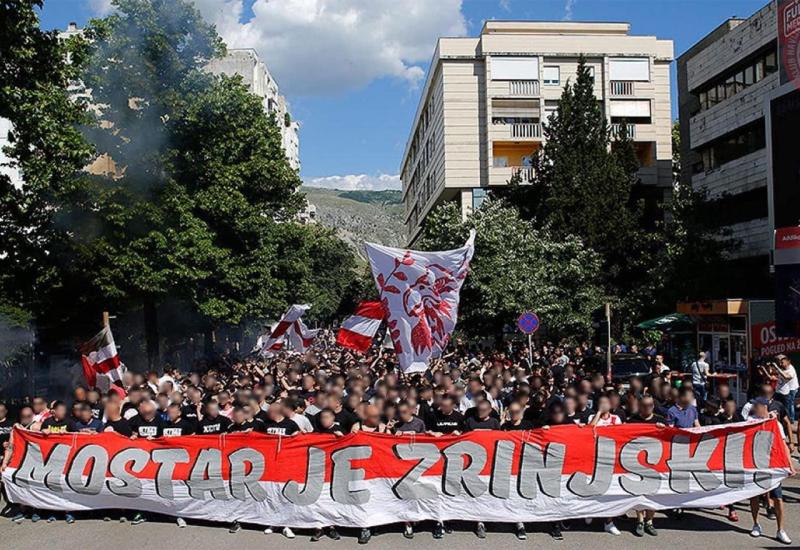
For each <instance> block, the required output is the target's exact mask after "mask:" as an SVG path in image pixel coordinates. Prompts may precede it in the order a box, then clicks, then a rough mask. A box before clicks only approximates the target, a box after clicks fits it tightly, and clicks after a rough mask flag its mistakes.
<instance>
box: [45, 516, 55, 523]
mask: <svg viewBox="0 0 800 550" xmlns="http://www.w3.org/2000/svg"><path fill="white" fill-rule="evenodd" d="M55 521H56V517H55V516H54V515H52V514H51V515H49V516H47V523H55Z"/></svg>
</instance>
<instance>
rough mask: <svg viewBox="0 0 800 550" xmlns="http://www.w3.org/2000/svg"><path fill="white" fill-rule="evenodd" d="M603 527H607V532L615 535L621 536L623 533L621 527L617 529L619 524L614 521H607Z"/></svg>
mask: <svg viewBox="0 0 800 550" xmlns="http://www.w3.org/2000/svg"><path fill="white" fill-rule="evenodd" d="M603 529H605V531H606V533H609V534H611V535H614V536H615V537H618V536H620V535H621V534H622V533H620V532H619V529H617V526H616V525H614V522H613V521H612V522H609V523H606V525H605V527H603Z"/></svg>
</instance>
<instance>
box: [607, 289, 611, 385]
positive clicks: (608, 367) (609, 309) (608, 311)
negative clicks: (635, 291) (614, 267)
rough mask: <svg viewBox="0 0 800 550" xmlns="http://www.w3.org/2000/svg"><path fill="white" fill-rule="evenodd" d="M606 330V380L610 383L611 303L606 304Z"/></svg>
mask: <svg viewBox="0 0 800 550" xmlns="http://www.w3.org/2000/svg"><path fill="white" fill-rule="evenodd" d="M606 329H607V330H608V335H607V336H608V340H607V341H606V369H607V375H606V376H607V378H608V381H609V382H611V303H610V302H606Z"/></svg>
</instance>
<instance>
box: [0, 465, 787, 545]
mask: <svg viewBox="0 0 800 550" xmlns="http://www.w3.org/2000/svg"><path fill="white" fill-rule="evenodd" d="M783 494H784V498H785V499H786V509H787V513H788V520H787V522H786V525H787V530H788V532H789V535H790V536H792V537H793V538H794V542H793V544H792V545H783V544H781V543H779V542H777V541H776V540H775V539H774V536H775V522H774V521H769V520H767V519H766V517H762V518H761V525H762V527H763V528H764V531H765V534H766V536H763V537H761V538H759V539H754V538H751V537H750V536H749V534H748V533H749V530H750V527H751V523H750V513H749V510H748V509H747V507H746V506H745V505H739V506H737V508H738V511H739V517H740V520H739V522H738V523H730V522H729V521H728V519H727V517H726V513H725V511H724V510H702V511H694V510H691V511H687V512H686V513H685V514H684V516H683V518H682V519H680V520H677V519H673V518H669V517H666V516H664V515H662V514H657V515H656V521H655V524H656V527H657V528H658V533H659V534H658V537H649V536H645V538H641V539H639V538H636V537H635V536H634V535H633V534H632V533H631V532H630V530H631V529H632V528H633V520H632V519H630V518H629V519H620V520H618V521H617V526H618V527H619V528H620V530H622V531H623V533H622V535H621V536H620V537H614V536H612V535H608V534H606V533H604V532H603V531H602V522H598V521H595V522H594V523H593V524H592V525H589V526H587V525H586V524H585V523H584V522H583V521H582V520H581V521H575V522H572V523H573V527H572V528H571V529H570V530H569V531H565V532H564V540H562V541H554V540H553V539H551V538H550V536H549V535H548V534H547V533H546V531H545V530H544V526H538V525H529V526H528V540H526V541H518V540H517V539H516V537H515V536H514V534H513V533H512V531H511V530H510V526H503V525H497V524H495V525H492V524H489V525H487V528H488V531H489V533H488V535H487V537H486V539H485V540H481V539H478V538H477V537H476V536H475V535H474V534H473V533H472V531H471V530H470V529H471V526H469V525H456V526H455V531H454V532H453V534H450V535H446V536H445V538H444V539H443V540H434V539H433V538H432V537H431V533H430V525H424V524H423V525H421V526H420V527H419V530H420V532H418V533H417V534H416V536H415V537H414V539H413V540H406V539H405V538H403V536H402V534H401V532H400V529H399V528H392V527H387V528H383V529H379V530H378V533H377V534H376V535H375V536H374V537H373V538H372V540H371V541H370V543H369V544H368V545H367V546H365V547H363V546H359V545H358V544H357V542H356V536H357V534H358V533H357V532H356V530H343V531H342V535H343V536H342V538H341V540H339V541H332V540H329V539H323V540H322V541H320V542H317V543H312V542H310V541H309V536H310V533H309V532H301V531H298V532H297V538H295V539H294V540H288V539H286V538H284V537H283V536H282V535H280V534H272V535H265V534H264V533H263V532H262V531H261V529H256V528H250V529H248V528H244V529H242V530H241V531H240V532H239V533H236V534H229V533H228V529H227V526H221V525H214V524H196V523H192V524H190V525H189V526H188V527H186V528H185V529H180V528H178V527H177V526H176V525H175V524H174V523H173V522H171V521H167V520H164V521H163V522H148V523H144V524H142V525H136V526H132V525H130V523H124V524H121V523H119V522H117V521H112V522H104V521H103V520H102V519H100V518H98V519H83V518H80V517H79V519H78V521H76V522H75V523H73V524H72V525H67V524H66V523H65V522H64V521H63V520H61V521H57V522H55V523H46V522H44V521H41V522H39V523H36V524H33V523H31V522H30V521H25V522H24V523H22V524H15V523H12V522H11V521H10V520H9V519H7V518H0V549H2V550H43V549H58V550H73V549H74V550H129V549H130V550H142V549H150V548H153V549H155V548H174V549H179V550H220V549H224V548H226V547H235V548H268V547H274V546H278V545H280V547H281V549H282V550H294V549H301V548H315V549H318V550H319V549H322V548H335V549H337V550H346V549H355V548H357V547H358V548H369V549H371V550H381V549H387V550H388V549H392V550H398V549H402V548H409V549H412V548H432V549H435V548H441V549H442V550H444V549H446V548H458V549H459V550H473V549H475V550H477V549H481V550H485V549H486V548H487V547H495V548H497V547H498V545H504V550H513V549H514V548H525V547H534V546H535V547H537V548H542V547H544V548H558V549H564V550H567V549H576V550H592V549H595V548H598V547H602V546H603V545H606V544H608V545H609V546H610V547H612V548H615V549H627V548H636V549H650V548H652V549H662V548H673V549H687V548H701V547H705V548H709V549H712V548H713V549H717V548H719V549H724V550H735V549H738V548H800V480H798V479H796V478H795V479H792V480H789V481H787V482H786V483H785V484H784V490H783ZM231 545H235V546H231Z"/></svg>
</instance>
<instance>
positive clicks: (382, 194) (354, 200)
mask: <svg viewBox="0 0 800 550" xmlns="http://www.w3.org/2000/svg"><path fill="white" fill-rule="evenodd" d="M302 191H303V192H304V193H305V194H306V198H307V199H308V202H309V203H311V204H313V205H314V206H315V207H316V209H317V221H318V222H319V223H321V224H322V225H324V226H326V227H330V228H333V229H336V231H337V233H338V234H339V236H340V237H341V238H342V239H343V240H344V241H345V242H347V243H349V244H350V245H351V246H352V247H353V248H354V249H355V250H356V252H357V253H358V255H359V256H360V257H361V258H363V259H366V256H365V254H364V241H370V242H374V243H378V244H383V245H386V246H403V245H404V244H405V235H404V231H403V202H402V193H401V192H400V191H393V190H386V191H341V190H338V189H322V188H319V187H306V186H303V188H302Z"/></svg>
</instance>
